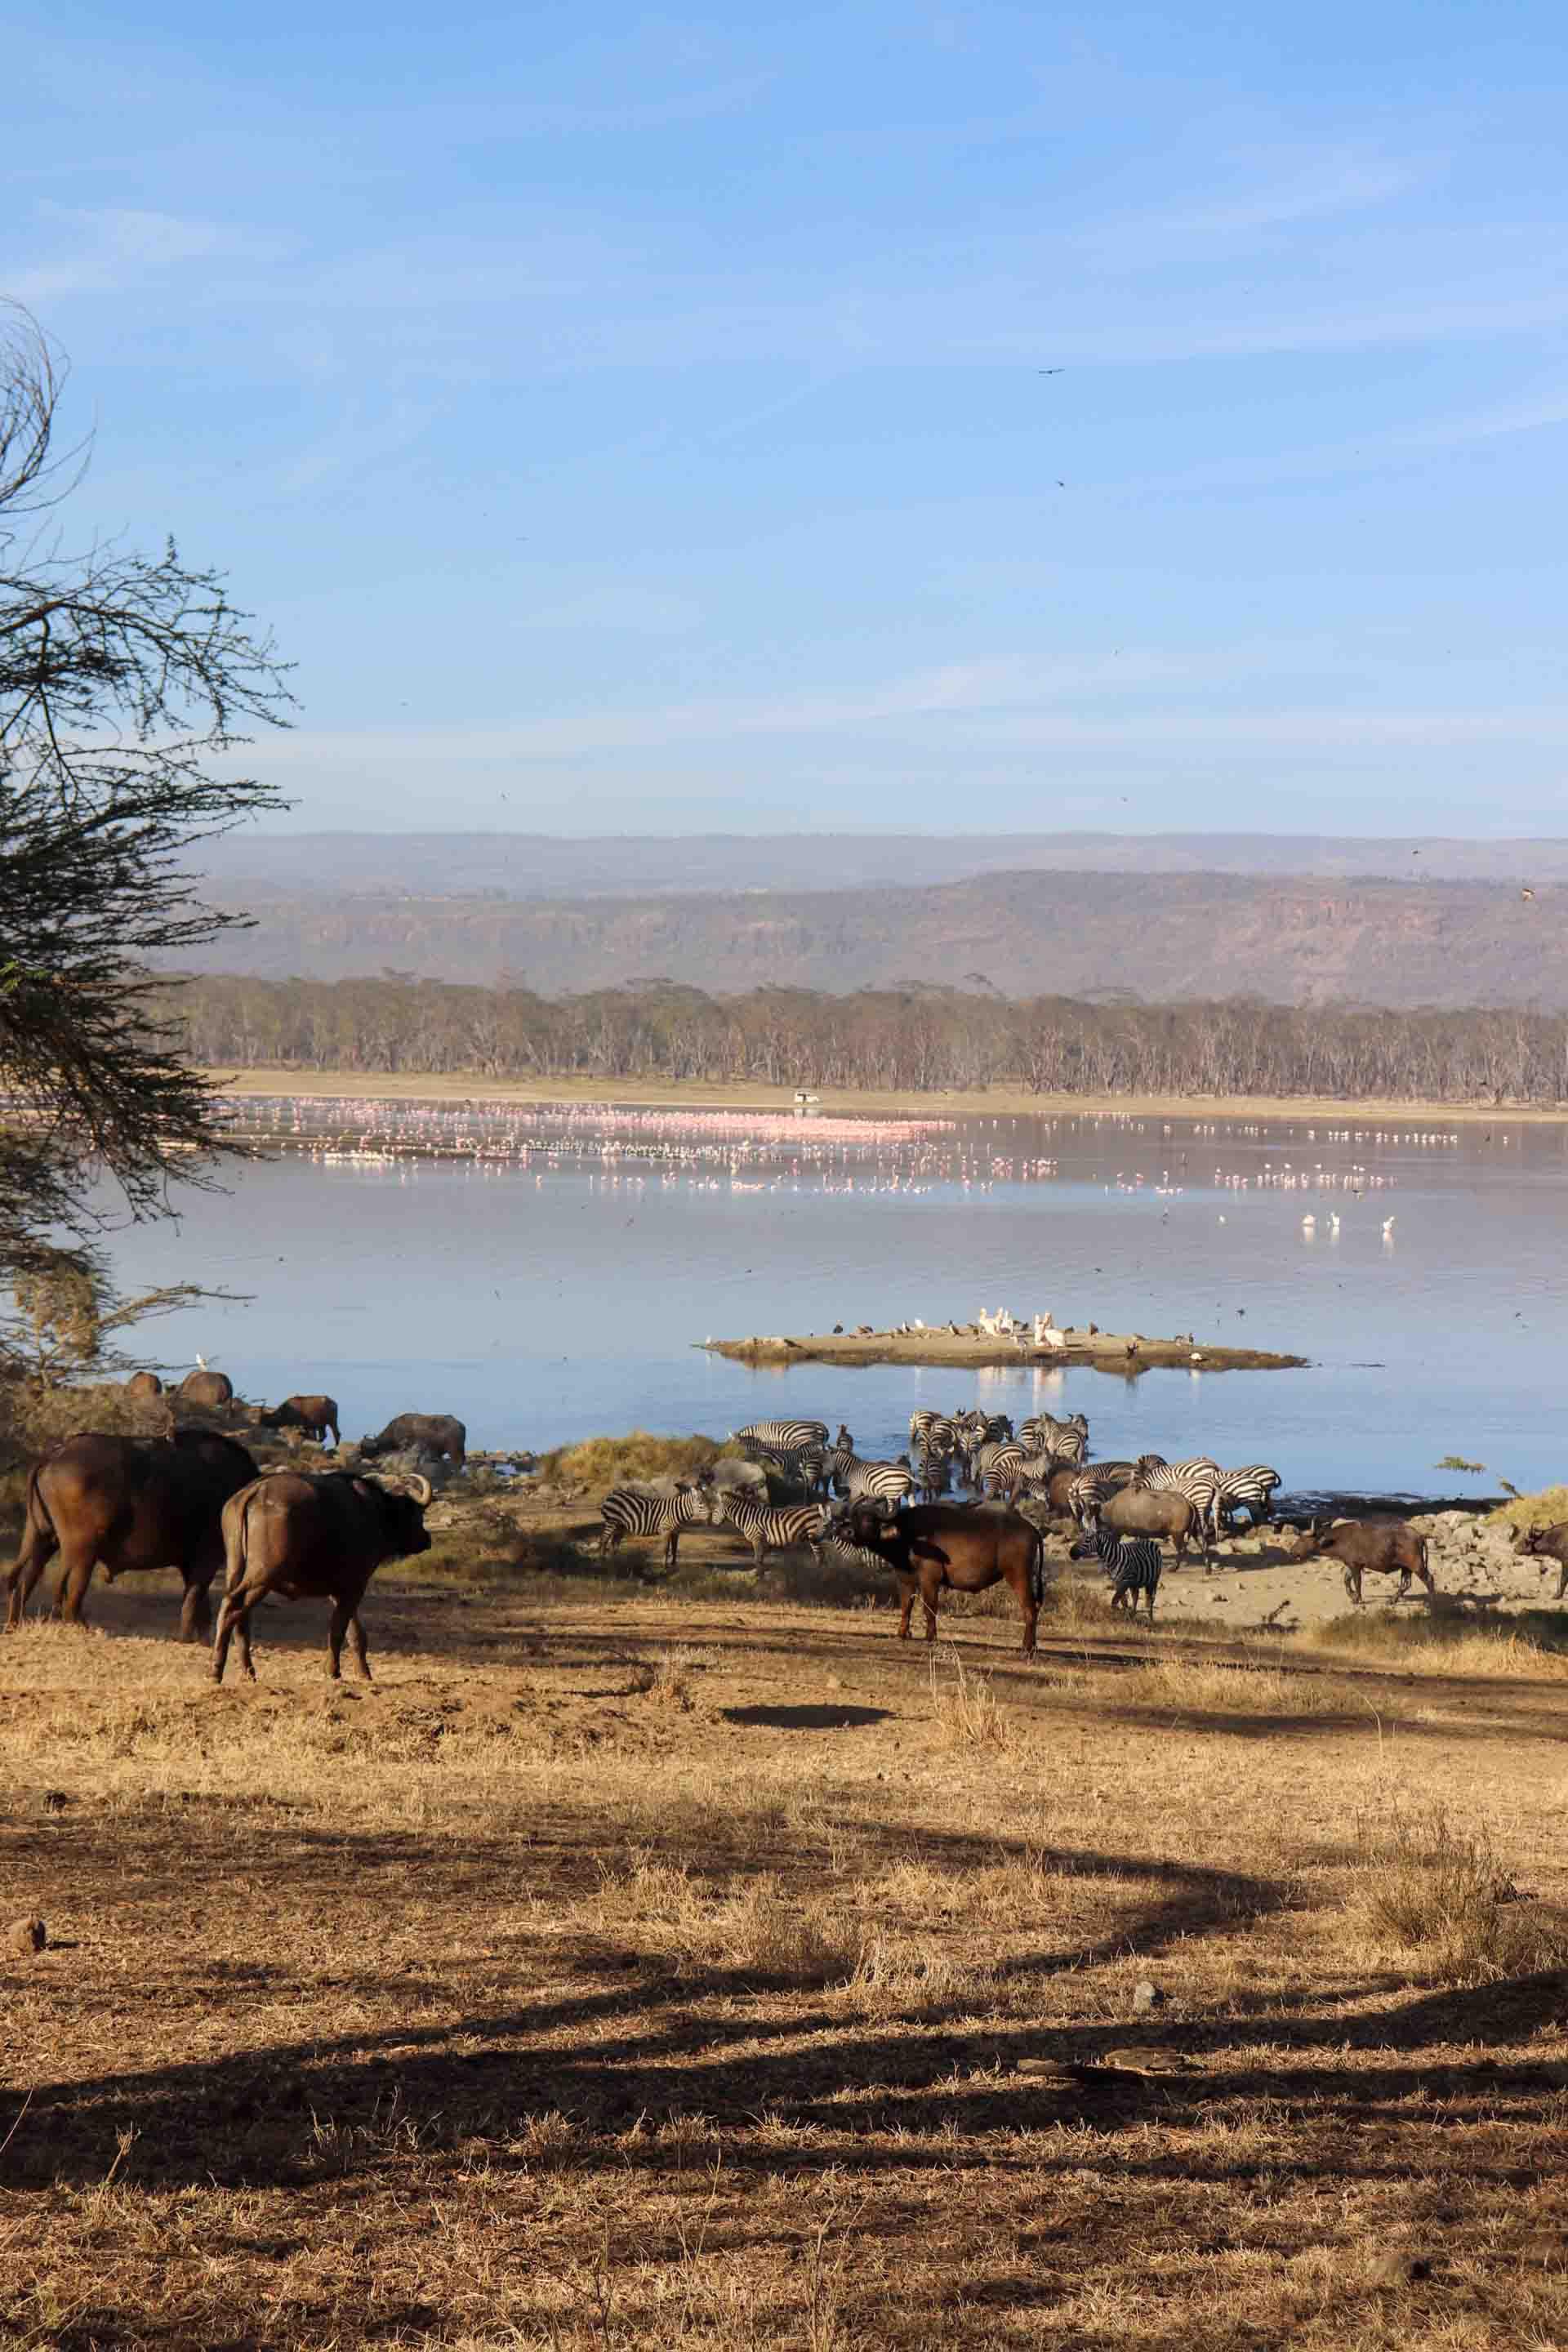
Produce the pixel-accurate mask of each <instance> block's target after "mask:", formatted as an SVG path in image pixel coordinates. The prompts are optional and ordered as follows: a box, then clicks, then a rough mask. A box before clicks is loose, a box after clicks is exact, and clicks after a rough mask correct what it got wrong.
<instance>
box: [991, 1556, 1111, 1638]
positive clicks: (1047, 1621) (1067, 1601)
mask: <svg viewBox="0 0 1568 2352" xmlns="http://www.w3.org/2000/svg"><path fill="white" fill-rule="evenodd" d="M1109 1592H1110V1587H1109V1586H1108V1585H1103V1584H1102V1583H1101V1582H1100V1580H1099V1579H1098V1578H1096V1577H1092V1576H1090V1577H1084V1576H1074V1575H1072V1574H1070V1573H1068V1572H1065V1571H1064V1572H1062V1573H1060V1574H1058V1575H1056V1576H1053V1577H1051V1578H1049V1579H1048V1580H1047V1584H1046V1589H1045V1592H1044V1594H1043V1595H1042V1597H1041V1601H1040V1623H1041V1625H1042V1626H1048V1627H1049V1629H1050V1631H1051V1632H1052V1633H1065V1634H1069V1635H1070V1634H1073V1633H1110V1632H1111V1631H1112V1630H1113V1629H1114V1628H1115V1627H1116V1626H1117V1625H1119V1624H1121V1622H1124V1621H1123V1619H1122V1615H1121V1611H1120V1610H1113V1609H1112V1608H1111V1606H1110V1599H1109ZM1014 1606H1015V1607H1016V1602H1015V1603H1014Z"/></svg>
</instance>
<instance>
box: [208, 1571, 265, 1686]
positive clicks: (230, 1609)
mask: <svg viewBox="0 0 1568 2352" xmlns="http://www.w3.org/2000/svg"><path fill="white" fill-rule="evenodd" d="M255 1606H256V1603H255V1601H254V1600H249V1601H247V1598H246V1596H245V1593H244V1591H235V1592H226V1593H225V1594H224V1597H223V1606H222V1608H221V1609H220V1610H219V1611H218V1612H217V1632H216V1633H215V1634H214V1636H213V1680H214V1682H215V1683H221V1682H222V1680H223V1670H224V1667H225V1666H226V1664H227V1663H228V1645H229V1642H230V1640H231V1638H232V1637H233V1636H234V1635H235V1634H236V1633H237V1634H238V1635H239V1663H240V1664H241V1665H242V1666H243V1667H244V1668H245V1671H246V1673H247V1675H249V1676H250V1679H251V1681H252V1682H254V1681H255V1680H256V1667H255V1664H254V1663H253V1661H252V1658H251V1655H250V1612H251V1611H252V1609H254V1608H255Z"/></svg>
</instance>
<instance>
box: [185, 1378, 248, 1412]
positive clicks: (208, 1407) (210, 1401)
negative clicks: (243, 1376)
mask: <svg viewBox="0 0 1568 2352" xmlns="http://www.w3.org/2000/svg"><path fill="white" fill-rule="evenodd" d="M174 1394H175V1395H176V1396H177V1397H178V1398H179V1400H180V1402H181V1403H182V1404H194V1405H195V1406H196V1407H197V1408H198V1410H199V1411H201V1412H217V1411H219V1410H220V1408H221V1407H222V1406H224V1405H226V1404H232V1403H233V1402H234V1382H233V1381H231V1380H230V1379H229V1376H228V1374H227V1373H226V1372H209V1371H205V1370H204V1371H199V1372H187V1373H186V1374H185V1377H184V1380H183V1381H181V1382H180V1385H179V1387H178V1388H177V1389H176V1390H175V1391H174Z"/></svg>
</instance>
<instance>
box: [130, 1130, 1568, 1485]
mask: <svg viewBox="0 0 1568 2352" xmlns="http://www.w3.org/2000/svg"><path fill="white" fill-rule="evenodd" d="M252 1116H253V1117H255V1118H258V1120H259V1121H260V1123H261V1125H262V1126H263V1127H266V1126H267V1125H268V1123H269V1122H270V1124H271V1125H272V1126H273V1127H276V1128H279V1129H283V1130H285V1131H287V1130H288V1129H289V1127H290V1123H291V1121H292V1120H293V1119H294V1118H295V1117H296V1116H300V1118H301V1139H302V1140H304V1141H306V1142H307V1143H309V1144H310V1148H311V1150H313V1151H314V1152H315V1154H316V1156H315V1157H310V1156H306V1155H305V1154H303V1153H298V1152H284V1153H280V1154H279V1155H277V1156H268V1157H266V1158H263V1159H261V1160H257V1161H255V1162H253V1163H251V1164H248V1165H240V1166H238V1167H237V1169H236V1170H235V1171H233V1172H232V1175H231V1178H230V1181H229V1185H228V1190H227V1192H226V1194H223V1195H202V1194H199V1193H194V1192H187V1193H184V1194H183V1195H181V1196H180V1205H181V1211H182V1213H181V1219H180V1223H179V1224H178V1226H177V1227H173V1226H165V1227H162V1228H159V1227H155V1226H144V1227H132V1228H129V1229H126V1230H123V1231H121V1232H120V1233H118V1234H116V1235H115V1237H114V1239H113V1244H112V1254H113V1257H114V1262H115V1265H116V1269H117V1272H118V1275H119V1277H120V1279H121V1283H122V1285H123V1286H124V1287H126V1288H127V1289H142V1288H145V1287H149V1286H152V1285H153V1284H155V1283H160V1282H167V1281H174V1280H198V1281H205V1282H210V1283H221V1284H223V1285H225V1286H228V1287H231V1288H233V1289H235V1290H238V1291H244V1292H247V1293H249V1294H252V1296H251V1297H250V1300H249V1303H248V1304H246V1305H243V1306H240V1305H223V1304H219V1303H213V1304H211V1305H209V1306H206V1307H202V1308H200V1309H196V1310H192V1311H190V1312H188V1313H184V1314H182V1315H181V1316H179V1317H177V1318H171V1319H170V1320H168V1321H167V1322H164V1323H163V1324H160V1325H153V1326H151V1327H149V1329H148V1332H147V1335H146V1346H147V1352H149V1353H153V1351H154V1350H156V1351H158V1352H160V1353H163V1354H164V1355H166V1356H167V1357H168V1358H169V1359H170V1360H171V1361H172V1362H173V1363H174V1365H175V1367H176V1369H184V1367H186V1366H188V1365H189V1363H190V1362H191V1360H193V1358H194V1356H195V1352H196V1350H197V1349H200V1350H201V1352H202V1353H203V1354H204V1355H205V1357H206V1359H207V1360H208V1361H209V1363H214V1364H218V1365H221V1366H222V1367H223V1368H224V1369H225V1370H227V1371H228V1372H229V1373H230V1374H231V1376H232V1377H233V1379H234V1381H235V1382H236V1385H237V1388H238V1389H239V1390H240V1391H241V1392H242V1393H243V1394H245V1395H247V1396H252V1397H268V1398H273V1397H277V1396H279V1395H282V1394H285V1393H287V1392H288V1391H289V1390H293V1389H316V1388H321V1389H325V1390H328V1391H331V1393H332V1394H334V1395H335V1396H336V1397H338V1399H339V1400H340V1402H341V1403H342V1408H343V1412H344V1415H345V1430H344V1433H345V1435H348V1434H350V1433H353V1434H354V1435H358V1434H359V1433H361V1432H363V1431H365V1430H368V1429H373V1428H375V1427H377V1426H379V1424H380V1423H381V1422H382V1421H383V1420H384V1419H385V1418H386V1417H387V1416H388V1415H390V1414H391V1413H393V1412H399V1411H403V1410H405V1409H414V1410H426V1411H445V1412H457V1413H458V1414H460V1415H461V1416H462V1418H463V1419H464V1420H465V1421H466V1422H467V1423H468V1431H469V1438H470V1443H471V1444H475V1445H491V1446H500V1447H523V1446H527V1447H531V1448H534V1449H540V1450H542V1449H543V1448H545V1447H547V1446H551V1445H554V1444H561V1443H562V1442H563V1441H566V1440H570V1439H573V1438H577V1437H583V1436H587V1435H591V1434H595V1433H600V1432H619V1431H623V1430H626V1429H630V1428H632V1427H635V1426H641V1427H644V1428H648V1429H653V1430H657V1431H661V1432H669V1433H678V1432H679V1433H684V1432H687V1431H691V1430H703V1431H707V1432H709V1433H713V1434H715V1435H720V1436H721V1435H723V1434H724V1433H725V1432H726V1431H728V1430H730V1429H731V1428H733V1427H735V1426H737V1425H738V1424H739V1423H742V1422H745V1421H748V1420H751V1419H753V1418H755V1417H757V1416H759V1415H762V1414H791V1415H795V1414H808V1415H812V1416H816V1417H817V1418H820V1419H822V1420H824V1421H826V1422H828V1423H831V1424H832V1425H834V1426H837V1423H838V1422H839V1421H840V1420H841V1419H842V1420H845V1421H847V1423H848V1424H849V1426H850V1428H851V1430H852V1431H853V1432H854V1433H855V1436H856V1439H857V1442H858V1444H859V1445H860V1446H861V1448H862V1450H864V1451H866V1452H868V1453H881V1452H885V1451H896V1450H898V1448H899V1446H900V1445H901V1444H903V1442H904V1438H905V1433H906V1424H907V1421H908V1416H909V1413H910V1410H911V1409H912V1407H913V1406H914V1405H916V1404H918V1403H928V1404H929V1403H937V1404H947V1405H958V1404H963V1403H967V1402H972V1401H974V1400H976V1399H978V1400H980V1401H982V1402H984V1403H985V1404H986V1405H987V1407H988V1408H990V1409H991V1410H993V1411H998V1412H1010V1413H1011V1414H1012V1415H1013V1416H1014V1418H1015V1419H1017V1418H1019V1417H1021V1415H1022V1414H1023V1413H1025V1412H1029V1411H1031V1410H1033V1409H1036V1408H1037V1407H1040V1406H1045V1407H1047V1409H1049V1410H1051V1411H1053V1412H1058V1413H1060V1412H1064V1411H1073V1410H1075V1409H1078V1408H1080V1407H1081V1409H1082V1410H1083V1411H1084V1412H1086V1413H1087V1414H1088V1415H1089V1422H1090V1425H1091V1431H1092V1437H1091V1445H1092V1450H1093V1451H1094V1452H1095V1453H1097V1454H1136V1453H1139V1452H1142V1451H1145V1450H1148V1449H1153V1450H1156V1451H1158V1452H1160V1453H1162V1454H1166V1455H1168V1456H1169V1457H1171V1458H1172V1459H1176V1458H1178V1457H1180V1456H1183V1455H1186V1454H1213V1455H1215V1458H1216V1459H1218V1460H1219V1461H1221V1462H1224V1463H1240V1462H1248V1461H1253V1460H1264V1461H1268V1462H1271V1463H1273V1464H1274V1465H1276V1466H1277V1467H1278V1468H1279V1470H1280V1471H1281V1472H1282V1473H1283V1474H1284V1479H1285V1485H1286V1486H1287V1488H1289V1489H1290V1490H1292V1491H1302V1490H1312V1489H1321V1488H1331V1487H1349V1488H1363V1489H1366V1488H1370V1489H1376V1490H1379V1491H1405V1492H1410V1493H1414V1494H1438V1493H1445V1494H1452V1493H1463V1492H1465V1491H1467V1489H1468V1488H1469V1487H1474V1488H1476V1489H1477V1490H1478V1491H1479V1490H1483V1489H1487V1488H1489V1487H1490V1486H1492V1485H1493V1484H1494V1482H1495V1479H1496V1478H1497V1477H1498V1476H1502V1477H1505V1478H1508V1479H1510V1480H1511V1481H1512V1482H1513V1483H1514V1484H1515V1485H1517V1486H1521V1487H1526V1488H1529V1487H1534V1486H1542V1485H1545V1484H1547V1483H1549V1482H1551V1481H1553V1480H1555V1479H1558V1478H1560V1477H1563V1476H1564V1475H1568V1458H1565V1448H1564V1444H1563V1412H1562V1407H1561V1404H1560V1402H1559V1399H1558V1396H1557V1391H1556V1380H1557V1372H1558V1355H1557V1344H1556V1343H1557V1338H1558V1331H1559V1326H1560V1320H1561V1313H1562V1307H1563V1283H1564V1274H1563V1244H1564V1241H1565V1239H1568V1215H1565V1211H1568V1189H1565V1180H1568V1129H1564V1128H1563V1126H1560V1125H1556V1124H1552V1125H1528V1126H1525V1125H1520V1124H1512V1125H1510V1124H1508V1123H1507V1122H1505V1121H1501V1120H1500V1121H1499V1122H1498V1123H1497V1124H1496V1125H1495V1126H1494V1127H1491V1128H1487V1127H1484V1126H1479V1125H1475V1126H1470V1125H1465V1126H1459V1127H1456V1128H1453V1129H1443V1128H1436V1129H1424V1130H1423V1129H1417V1128H1416V1127H1415V1124H1414V1123H1408V1124H1401V1123H1391V1124H1389V1125H1387V1126H1385V1127H1383V1128H1368V1127H1364V1126H1362V1125H1360V1124H1358V1123H1357V1122H1355V1121H1353V1120H1352V1118H1350V1117H1349V1116H1348V1115H1347V1116H1345V1117H1342V1118H1340V1119H1338V1120H1337V1121H1336V1122H1335V1123H1334V1124H1333V1125H1332V1126H1330V1125H1327V1124H1323V1123H1319V1124H1317V1125H1315V1126H1309V1125H1308V1124H1307V1123H1305V1122H1301V1123H1288V1122H1283V1121H1281V1122H1279V1123H1276V1124H1271V1125H1255V1124H1250V1123H1243V1122H1237V1121H1224V1120H1217V1121H1216V1120H1213V1119H1201V1120H1194V1119H1162V1118H1087V1117H1078V1118H1052V1119H1032V1118H994V1119H993V1118H987V1119H971V1120H964V1121H962V1122H958V1123H955V1124H952V1125H949V1126H945V1127H943V1126H933V1127H931V1128H929V1129H914V1128H910V1129H901V1128H897V1127H895V1126H893V1125H891V1124H890V1123H889V1122H878V1123H874V1124H873V1123H870V1122H862V1123H858V1124H857V1125H855V1126H852V1127H847V1128H843V1129H841V1128H840V1126H839V1123H838V1122H837V1121H832V1120H826V1119H823V1120H803V1121H798V1122H795V1121H788V1120H779V1119H776V1118H774V1119H763V1118H757V1119H755V1120H749V1119H748V1118H746V1117H745V1116H744V1115H742V1114H730V1115H724V1114H718V1113H693V1114H690V1115H686V1114H681V1113H679V1112H671V1113H648V1112H621V1113H617V1112H614V1111H611V1110H608V1109H605V1108H600V1109H597V1110H584V1108H582V1107H580V1106H579V1107H574V1108H572V1109H571V1110H570V1111H565V1110H563V1111H562V1112H560V1113H559V1114H552V1113H551V1112H549V1111H547V1110H545V1109H543V1108H519V1107H516V1106H508V1107H507V1108H506V1109H505V1110H504V1111H498V1112H497V1113H496V1114H495V1115H493V1116H491V1115H489V1114H487V1112H486V1110H485V1108H484V1107H483V1106H473V1105H469V1106H456V1107H447V1108H443V1109H440V1110H437V1109H435V1108H430V1107H421V1106H413V1107H409V1106H402V1107H397V1108H392V1107H383V1108H382V1109H381V1110H380V1111H374V1113H373V1112H371V1111H367V1110H366V1109H364V1108H363V1107H359V1108H356V1109H355V1110H354V1111H353V1113H348V1112H345V1111H342V1109H341V1108H340V1109H339V1110H338V1111H323V1110H322V1109H321V1107H320V1106H310V1107H309V1108H308V1109H306V1110H305V1111H304V1112H303V1113H302V1114H296V1113H295V1112H294V1109H293V1107H292V1106H287V1107H285V1106H282V1105H279V1106H274V1107H264V1108H263V1109H262V1110H260V1111H254V1110H253V1112H252ZM377 1118H380V1120H381V1121H382V1126H381V1128H380V1129H377V1128H376V1125H375V1121H376V1119H377ZM426 1150H430V1151H438V1152H447V1153H448V1154H449V1156H446V1157H424V1156H414V1157H403V1156H400V1154H401V1153H403V1152H404V1151H418V1152H424V1151H426ZM481 1152H487V1153H488V1154H489V1156H488V1157H478V1156H475V1155H476V1154H478V1153H481ZM1307 1219H1310V1220H1311V1222H1310V1223H1304V1222H1303V1221H1304V1220H1307ZM1336 1219H1337V1221H1338V1222H1337V1224H1336V1223H1334V1222H1332V1221H1333V1220H1336ZM1390 1219H1392V1220H1393V1223H1392V1225H1391V1226H1389V1227H1388V1229H1387V1230H1386V1231H1385V1224H1386V1223H1387V1221H1388V1220H1390ZM1004 1305H1005V1306H1007V1307H1011V1308H1013V1309H1014V1310H1015V1311H1016V1312H1018V1313H1020V1314H1030V1313H1033V1312H1035V1311H1036V1310H1037V1309H1042V1310H1043V1309H1046V1308H1049V1309H1050V1310H1051V1311H1052V1312H1053V1313H1054V1314H1055V1317H1056V1319H1057V1322H1058V1324H1066V1323H1068V1322H1069V1321H1075V1320H1083V1321H1087V1320H1089V1318H1093V1319H1094V1320H1095V1321H1096V1322H1098V1323H1099V1324H1100V1325H1101V1326H1102V1327H1104V1328H1110V1329H1136V1330H1141V1331H1143V1332H1146V1333H1148V1334H1150V1335H1152V1336H1164V1335H1168V1334H1171V1333H1173V1332H1177V1331H1189V1330H1190V1331H1192V1332H1194V1334H1195V1335H1196V1337H1197V1339H1198V1340H1199V1341H1200V1343H1201V1342H1203V1341H1205V1340H1209V1341H1216V1342H1217V1341H1230V1342H1236V1343H1240V1344H1247V1345H1250V1346H1255V1347H1260V1348H1267V1349H1284V1350H1295V1351H1299V1352H1300V1353H1301V1354H1304V1355H1306V1356H1308V1357H1310V1359H1311V1364H1310V1369H1308V1370H1298V1371H1277V1372H1219V1373H1213V1372H1208V1373H1205V1372H1203V1371H1181V1372H1172V1371H1150V1372H1146V1373H1144V1374H1142V1376H1140V1377H1139V1378H1137V1379H1127V1378H1124V1377H1122V1376H1121V1374H1120V1373H1105V1372H1098V1371H1094V1370H1087V1369H1086V1370H1071V1371H1058V1370H1029V1369H1014V1368H1012V1367H1009V1368H1006V1369H1005V1370H995V1371H986V1372H981V1373H978V1374H973V1373H972V1374H968V1375H953V1374H952V1373H948V1372H939V1371H935V1370H910V1369H908V1368H902V1367H899V1368H895V1367H875V1368H870V1369H868V1370H833V1369H829V1368H826V1367H823V1366H820V1365H809V1364H808V1365H800V1366H792V1367H789V1368H787V1369H784V1370H767V1371H758V1370H749V1369H748V1368H747V1367H745V1366H743V1365H740V1364H734V1363H731V1362H728V1361H726V1360H724V1359H722V1358H720V1357H715V1356H710V1355H707V1354H705V1353H703V1352H701V1350H700V1349H698V1348H696V1347H694V1345H693V1342H696V1341H700V1340H701V1339H704V1338H705V1337H706V1336H708V1335H712V1336H714V1337H721V1338H737V1337H744V1336H746V1335H748V1334H752V1333H771V1332H778V1331H794V1332H802V1331H808V1330H826V1329H829V1328H831V1327H832V1326H833V1325H834V1324H835V1323H840V1322H841V1323H845V1324H847V1325H849V1326H850V1327H853V1326H854V1325H855V1324H857V1323H861V1322H865V1323H871V1324H874V1325H876V1326H877V1327H879V1328H883V1327H885V1326H887V1325H889V1324H890V1323H893V1322H899V1321H902V1320H904V1319H905V1318H912V1317H916V1316H918V1317H921V1318H923V1319H924V1320H926V1321H927V1322H945V1321H946V1320H948V1319H949V1318H952V1319H954V1320H957V1321H960V1322H967V1321H970V1320H972V1319H973V1317H974V1315H975V1313H976V1311H977V1310H978V1309H979V1308H981V1307H997V1306H1004ZM1445 1454H1462V1455H1464V1456H1466V1457H1467V1458H1468V1459H1470V1460H1472V1461H1476V1462H1480V1463H1484V1464H1485V1465H1487V1475H1486V1477H1485V1478H1479V1477H1477V1478H1473V1479H1467V1478H1466V1477H1465V1476H1464V1475H1459V1474H1456V1473H1454V1472H1443V1471H1439V1470H1438V1469H1437V1467H1436V1465H1437V1463H1438V1462H1439V1460H1440V1459H1441V1457H1442V1456H1444V1455H1445Z"/></svg>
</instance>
